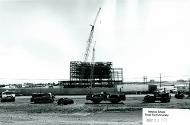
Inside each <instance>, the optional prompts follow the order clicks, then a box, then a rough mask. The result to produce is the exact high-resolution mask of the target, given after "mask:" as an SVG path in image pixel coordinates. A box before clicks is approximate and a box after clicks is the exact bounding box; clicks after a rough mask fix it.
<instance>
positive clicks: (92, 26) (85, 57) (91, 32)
mask: <svg viewBox="0 0 190 125" xmlns="http://www.w3.org/2000/svg"><path fill="white" fill-rule="evenodd" d="M100 10H101V8H99V10H98V12H97V14H96V18H95V20H94V23H93V25H91V31H90V35H89V37H88V41H87V47H86V51H85V54H84V62H87V60H88V56H89V51H90V46H91V43H92V38H93V34H94V27H95V24H96V21H97V19H98V16H99V13H100Z"/></svg>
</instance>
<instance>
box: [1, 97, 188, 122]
mask: <svg viewBox="0 0 190 125" xmlns="http://www.w3.org/2000/svg"><path fill="white" fill-rule="evenodd" d="M144 96H145V95H126V97H127V100H126V101H124V102H123V103H120V104H110V103H109V102H103V103H102V104H90V102H89V101H86V100H85V96H67V97H69V98H72V99H73V100H74V104H72V105H57V103H56V101H55V102H54V103H49V104H32V103H30V96H20V97H16V101H15V102H3V103H0V124H3V125H10V124H11V125H12V124H13V125H26V124H27V125H52V124H54V125H141V124H142V108H143V107H144V108H187V109H190V99H187V98H185V99H182V100H181V99H175V98H174V97H173V96H172V98H171V102H170V103H149V104H148V103H142V100H143V97H144ZM61 97H66V96H56V99H58V98H61Z"/></svg>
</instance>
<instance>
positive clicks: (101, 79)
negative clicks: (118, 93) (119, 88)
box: [59, 61, 123, 88]
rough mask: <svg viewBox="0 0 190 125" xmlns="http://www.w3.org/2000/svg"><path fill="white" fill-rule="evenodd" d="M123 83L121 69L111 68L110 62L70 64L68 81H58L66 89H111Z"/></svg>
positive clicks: (74, 62) (78, 62) (75, 62)
mask: <svg viewBox="0 0 190 125" xmlns="http://www.w3.org/2000/svg"><path fill="white" fill-rule="evenodd" d="M122 83H123V69H122V68H113V67H112V62H95V63H93V64H92V63H90V62H81V61H71V62H70V80H69V81H59V84H60V85H61V86H64V87H66V88H79V87H82V88H85V87H90V86H92V87H113V86H115V85H118V84H122Z"/></svg>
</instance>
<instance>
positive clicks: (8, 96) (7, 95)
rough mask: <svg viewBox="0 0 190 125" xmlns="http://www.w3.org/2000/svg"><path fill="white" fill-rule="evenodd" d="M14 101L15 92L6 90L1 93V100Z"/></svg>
mask: <svg viewBox="0 0 190 125" xmlns="http://www.w3.org/2000/svg"><path fill="white" fill-rule="evenodd" d="M8 101H9V102H14V101H15V92H14V91H9V90H6V91H4V92H2V93H1V102H8Z"/></svg>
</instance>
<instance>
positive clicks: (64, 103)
mask: <svg viewBox="0 0 190 125" xmlns="http://www.w3.org/2000/svg"><path fill="white" fill-rule="evenodd" d="M73 103H74V101H73V100H72V99H69V98H60V99H59V100H58V101H57V104H58V105H61V104H63V105H68V104H73Z"/></svg>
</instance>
